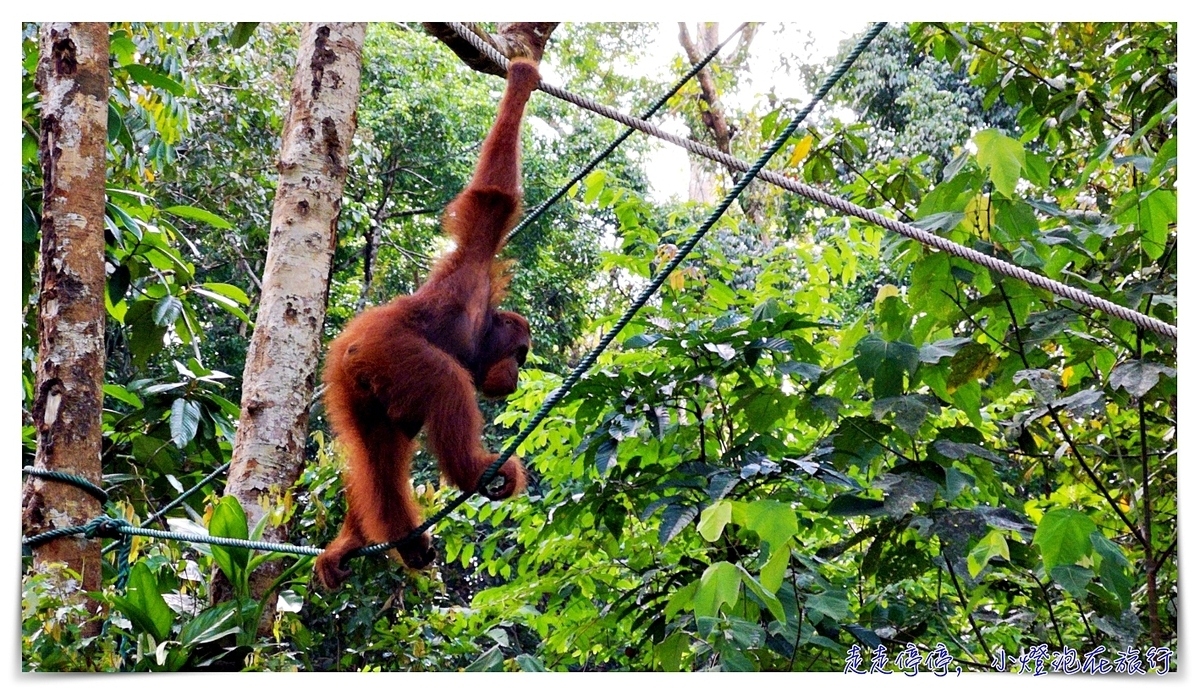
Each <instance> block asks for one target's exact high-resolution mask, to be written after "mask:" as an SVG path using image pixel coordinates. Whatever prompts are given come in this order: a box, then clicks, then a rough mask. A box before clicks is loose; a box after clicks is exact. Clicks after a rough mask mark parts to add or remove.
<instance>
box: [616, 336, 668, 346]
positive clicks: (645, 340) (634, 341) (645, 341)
mask: <svg viewBox="0 0 1200 695" xmlns="http://www.w3.org/2000/svg"><path fill="white" fill-rule="evenodd" d="M662 338H663V337H662V335H661V334H659V333H640V334H638V335H635V336H632V337H630V338H629V339H628V340H626V341H625V342H624V343H622V345H623V346H624V347H627V348H644V347H649V346H651V345H653V344H655V343H657V342H658V341H660V340H662Z"/></svg>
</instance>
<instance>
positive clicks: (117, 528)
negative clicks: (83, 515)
mask: <svg viewBox="0 0 1200 695" xmlns="http://www.w3.org/2000/svg"><path fill="white" fill-rule="evenodd" d="M132 525H133V524H131V523H129V522H128V521H126V520H125V519H114V518H113V517H111V516H98V517H96V518H95V519H92V520H91V521H89V522H87V524H86V525H85V526H84V531H83V535H85V536H87V537H88V538H114V539H120V538H122V537H123V536H124V534H123V533H121V529H124V528H127V527H129V526H132Z"/></svg>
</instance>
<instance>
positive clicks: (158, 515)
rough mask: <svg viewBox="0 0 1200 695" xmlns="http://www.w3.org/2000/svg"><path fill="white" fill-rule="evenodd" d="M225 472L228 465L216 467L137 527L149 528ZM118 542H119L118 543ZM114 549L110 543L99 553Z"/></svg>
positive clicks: (115, 545)
mask: <svg viewBox="0 0 1200 695" xmlns="http://www.w3.org/2000/svg"><path fill="white" fill-rule="evenodd" d="M227 470H229V464H228V463H226V464H224V465H222V466H218V467H217V469H216V470H214V471H213V472H212V473H209V474H208V475H206V476H204V478H203V479H201V480H200V482H198V483H196V484H195V485H193V486H191V487H190V488H188V489H187V490H184V491H183V492H181V493H179V496H178V497H176V498H175V499H173V500H171V501H170V502H168V503H167V506H165V507H163V508H162V509H160V510H158V511H157V512H155V513H153V514H151V515H150V516H148V517H146V520H145V521H143V522H142V523H141V524H138V525H139V526H149V525H150V524H151V523H153V522H155V521H158V520H159V519H160V518H161V517H162V515H164V514H166V513H167V512H169V511H171V510H172V509H174V508H175V507H178V506H179V505H180V504H182V503H183V501H184V500H186V499H187V498H189V497H191V496H192V493H194V492H196V491H197V490H199V489H200V488H202V487H204V486H205V485H208V484H209V483H211V482H212V481H213V480H214V479H216V477H217V476H219V475H221V474H222V473H224V472H225V471H227ZM118 542H121V541H118ZM115 547H117V544H116V543H111V544H109V545H108V547H106V548H105V549H104V550H102V551H100V552H102V553H108V552H110V551H112V549H113V548H115Z"/></svg>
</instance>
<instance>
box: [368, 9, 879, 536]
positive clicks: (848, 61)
mask: <svg viewBox="0 0 1200 695" xmlns="http://www.w3.org/2000/svg"><path fill="white" fill-rule="evenodd" d="M449 26H450V27H451V28H453V29H454V31H455V32H456V33H458V35H459V36H461V37H462V38H463V39H465V40H467V41H468V42H470V43H471V45H473V46H475V48H477V49H479V50H480V51H481V52H482V53H483V54H484V55H486V56H488V57H489V58H491V59H492V60H493V61H494V62H495V63H496V64H498V65H500V66H501V67H502V68H504V69H505V70H507V69H508V60H507V59H506V58H504V56H502V55H500V53H499V52H498V51H496V50H495V49H493V48H492V47H491V46H489V45H488V44H487V43H485V42H484V41H483V40H482V39H480V38H479V37H477V36H475V34H474V32H472V31H470V30H469V29H467V28H466V27H465V26H463V25H462V24H459V23H457V22H450V23H449ZM885 26H887V23H886V22H880V23H878V24H875V25H874V26H872V27H871V28H870V29H869V30H868V31H867V33H866V34H865V35H864V36H863V37H862V38H861V39H859V41H858V43H857V44H855V46H854V48H853V49H852V50H851V51H850V54H849V55H848V56H846V58H845V59H844V60H843V61H842V62H841V64H840V65H838V67H837V68H836V69H834V71H833V72H832V73H830V74H829V75H828V76H827V77H826V78H825V81H824V82H823V83H822V84H821V87H820V88H819V89H817V92H816V94H815V95H813V98H812V100H811V101H809V103H808V105H807V106H805V107H804V109H802V110H801V111H800V112H799V113H797V114H796V116H795V117H794V118H792V120H791V122H789V123H788V125H787V127H786V128H784V129H783V132H782V133H780V134H779V136H778V137H776V138H775V140H774V141H773V142H771V144H770V145H768V146H767V147H766V149H765V150H764V151H763V153H762V155H761V156H760V157H759V158H758V161H756V162H755V163H754V164H753V165H751V166H750V167H749V168H748V169H747V170H746V173H745V174H743V175H742V176H741V177H740V178H739V179H738V180H737V182H736V183H735V184H734V185H733V188H731V189H730V190H729V192H728V193H726V194H725V197H724V199H722V200H721V202H720V203H718V204H717V206H716V207H715V208H713V211H712V212H711V213H710V214H709V216H708V217H707V218H706V219H705V220H704V223H703V224H701V225H700V228H699V229H697V230H696V232H695V233H694V234H692V236H691V237H689V238H688V240H687V241H685V242H684V243H683V244H682V245H681V246H680V247H679V251H678V252H677V253H676V254H675V256H674V257H673V258H672V259H671V260H670V261H669V262H667V263H666V264H664V265H663V266H662V267H661V268H659V270H658V272H657V273H655V274H654V277H652V278H651V279H650V284H649V285H647V286H646V288H645V289H644V290H642V293H641V294H639V295H638V297H637V299H635V300H634V301H633V303H632V304H631V305H630V306H629V308H627V309H626V310H625V313H624V314H622V315H621V318H620V319H618V320H617V322H616V324H615V325H613V327H612V328H610V329H609V330H608V332H607V333H605V334H604V337H602V338H601V339H600V342H599V343H597V345H596V347H594V348H592V350H591V351H590V352H589V353H588V354H587V355H586V356H585V357H584V358H583V360H581V361H580V362H579V364H578V365H577V366H576V367H575V369H574V370H572V371H571V373H570V374H569V375H568V376H567V378H566V379H564V380H563V383H562V384H561V385H559V387H558V388H556V389H554V391H553V392H552V393H551V394H550V395H549V396H548V397H547V398H546V400H545V401H543V402H542V405H541V407H540V408H538V410H537V412H536V413H534V414H533V417H531V418H530V419H529V422H527V423H526V424H525V426H524V427H523V428H522V429H521V431H520V432H518V433H517V435H516V436H515V437H514V438H513V439H512V441H511V442H509V444H508V445H507V446H506V447H504V451H502V452H501V453H500V454H499V455H498V456H497V457H496V460H495V461H493V462H492V465H490V466H488V467H487V469H485V470H484V471H483V474H482V475H481V476H480V477H479V485H478V486H477V488H476V490H466V491H463V492H461V493H459V495H458V496H457V497H455V498H454V500H453V501H452V502H450V504H448V505H446V506H445V507H443V508H442V509H441V510H439V511H438V512H437V513H436V514H434V515H433V516H431V517H429V518H428V519H426V520H425V522H424V523H423V524H421V525H420V526H418V527H417V528H415V529H413V530H412V531H410V532H409V534H408V535H407V536H405V537H404V538H402V539H399V540H395V541H391V542H388V543H377V544H375V545H370V546H366V547H363V548H359V549H358V550H357V551H355V552H353V553H347V556H348V557H357V556H359V555H372V554H375V553H380V552H383V551H385V550H390V549H392V548H397V547H400V546H402V545H405V544H407V543H410V542H412V541H414V540H416V539H417V538H418V537H419V536H420V535H421V534H423V533H425V531H426V530H428V529H429V528H431V527H432V526H434V525H435V524H437V523H438V522H440V521H441V520H442V519H445V518H446V517H447V516H449V515H450V513H451V512H453V511H454V510H455V509H457V508H458V507H459V506H461V505H462V504H463V503H464V502H466V501H467V500H468V499H470V498H471V496H472V495H474V494H475V492H477V491H480V490H483V489H484V488H485V487H487V485H488V483H490V482H491V481H492V480H493V479H494V478H495V477H496V475H497V474H498V473H499V471H500V467H501V466H502V465H504V462H505V461H507V460H508V459H509V457H511V456H512V455H513V454H514V453H516V450H517V447H519V446H520V445H521V443H522V442H524V441H525V439H527V438H528V437H529V435H530V434H532V433H533V430H534V429H536V428H537V427H538V425H540V424H541V423H542V421H543V420H544V419H545V418H546V416H547V415H549V414H550V410H551V409H552V408H554V407H555V406H556V405H558V404H559V402H560V401H562V399H563V398H564V397H565V396H566V395H567V393H568V392H570V390H571V388H572V387H574V386H575V384H576V383H578V382H579V380H580V379H582V378H583V375H584V374H586V373H587V371H588V370H589V369H591V368H592V365H594V364H595V363H596V360H597V358H599V356H600V354H601V353H603V352H604V351H605V350H606V349H607V348H608V346H609V344H610V343H612V341H613V340H614V339H615V338H616V337H617V334H619V333H620V332H621V331H622V330H624V329H625V326H627V325H628V324H629V322H630V321H632V320H633V317H634V315H636V314H637V312H638V311H639V310H640V309H641V308H642V306H644V305H645V304H646V302H647V301H649V300H650V297H652V296H653V295H654V293H655V292H657V291H658V288H659V287H661V286H662V284H663V282H665V281H666V279H667V277H668V276H669V275H670V274H671V273H672V272H674V270H675V269H676V268H677V267H678V266H679V264H680V263H682V262H683V259H684V258H686V257H687V255H688V254H689V253H691V252H692V249H694V248H695V247H696V244H698V243H700V239H702V238H703V237H704V235H705V234H706V233H708V230H709V229H711V228H712V227H713V225H715V224H716V223H717V220H719V219H720V218H721V216H722V215H724V214H725V211H726V210H728V209H729V206H731V205H733V202H734V201H735V200H737V197H738V196H739V195H741V193H742V191H743V190H744V189H745V188H746V186H748V185H750V181H751V180H753V179H754V177H755V176H756V175H757V174H758V172H759V171H760V170H762V168H763V167H764V166H765V165H766V163H767V160H769V159H770V158H771V156H772V155H774V154H775V153H776V152H778V151H779V149H780V148H781V147H783V145H784V144H785V143H786V142H787V140H788V138H790V137H791V136H792V133H793V132H795V130H796V128H798V127H799V126H800V123H801V122H802V121H804V119H805V118H807V117H808V115H809V114H810V113H811V112H812V110H813V109H814V108H815V107H816V105H817V103H818V102H820V101H821V99H823V98H824V97H825V95H826V94H828V93H829V91H830V90H832V89H833V87H834V85H836V84H837V82H838V80H840V79H841V78H842V76H843V75H845V74H846V72H847V71H849V70H850V66H851V65H853V64H854V61H855V60H857V59H858V56H859V55H861V54H862V52H863V51H864V50H866V48H867V46H868V45H869V44H870V43H871V41H872V40H873V39H874V38H875V37H876V36H878V35H879V32H881V31H883V28H884V27H885ZM543 84H544V83H543Z"/></svg>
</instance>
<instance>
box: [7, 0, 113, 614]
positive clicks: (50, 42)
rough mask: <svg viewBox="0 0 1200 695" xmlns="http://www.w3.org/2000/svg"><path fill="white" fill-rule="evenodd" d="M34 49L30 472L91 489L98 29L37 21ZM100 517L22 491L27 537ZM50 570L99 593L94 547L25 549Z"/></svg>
mask: <svg viewBox="0 0 1200 695" xmlns="http://www.w3.org/2000/svg"><path fill="white" fill-rule="evenodd" d="M40 44H41V45H40V52H41V55H40V57H39V59H38V67H37V77H36V80H37V88H38V91H39V92H40V93H41V95H42V112H41V118H42V132H41V143H40V145H39V148H38V149H39V155H40V157H41V163H42V191H43V196H44V197H43V203H42V224H41V280H40V289H39V293H38V365H37V396H36V398H35V400H34V403H33V419H34V424H35V425H36V427H37V453H36V454H35V459H34V465H35V466H36V467H38V468H44V469H47V470H53V471H60V472H63V473H71V474H74V475H77V476H81V477H83V478H86V479H88V480H90V481H91V482H92V483H95V484H96V485H99V484H100V480H101V478H100V440H101V435H100V410H101V406H102V404H103V400H104V395H103V391H102V388H103V380H104V168H105V160H104V157H105V143H106V139H107V136H108V132H107V129H108V86H109V75H108V25H107V24H104V23H70V22H53V23H47V24H44V25H42V27H41V38H40ZM100 512H101V508H100V503H99V501H97V500H96V499H95V498H93V497H92V496H90V495H89V494H88V493H87V492H85V491H83V490H80V489H79V488H76V487H74V486H72V485H69V484H65V483H61V482H56V481H53V480H45V479H41V478H36V477H30V478H29V480H28V481H27V482H26V484H25V487H24V490H23V492H22V500H21V521H22V526H23V531H24V533H25V534H26V535H27V536H28V535H33V534H37V533H41V532H44V531H48V530H50V529H54V528H63V527H67V526H74V525H79V524H83V523H86V522H88V521H90V520H91V519H93V518H95V517H96V516H98V515H99V514H100ZM59 563H62V564H65V565H66V566H67V567H68V568H70V569H71V570H72V571H74V572H77V573H78V574H79V575H80V577H81V578H82V584H81V586H80V587H79V588H81V589H83V590H84V591H96V590H98V589H100V544H99V541H98V540H88V539H86V538H83V537H80V536H71V537H67V538H60V539H58V540H54V541H51V542H49V543H46V544H44V545H40V546H38V547H36V548H34V549H33V569H34V571H35V572H47V571H50V570H51V569H52V568H53V567H54V566H56V565H58V564H59ZM79 596H81V597H82V594H79ZM89 605H94V604H89ZM97 627H98V625H97Z"/></svg>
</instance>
